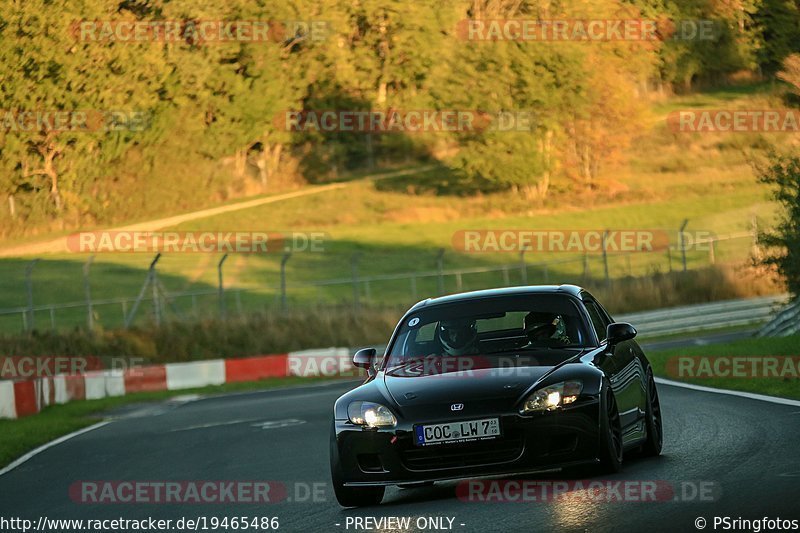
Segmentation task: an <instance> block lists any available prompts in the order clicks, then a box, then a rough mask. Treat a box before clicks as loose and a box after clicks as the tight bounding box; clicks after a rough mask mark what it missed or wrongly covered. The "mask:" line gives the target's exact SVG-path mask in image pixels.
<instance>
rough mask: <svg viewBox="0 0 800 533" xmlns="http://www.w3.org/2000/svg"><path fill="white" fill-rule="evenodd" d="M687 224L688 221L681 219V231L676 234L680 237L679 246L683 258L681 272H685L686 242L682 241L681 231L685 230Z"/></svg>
mask: <svg viewBox="0 0 800 533" xmlns="http://www.w3.org/2000/svg"><path fill="white" fill-rule="evenodd" d="M688 223H689V219H688V218H685V219H683V224H681V229H680V230H679V232H678V237H680V244H681V256H682V258H683V271H684V272H686V242H685V241H684V240H683V230H684V229H686V225H687V224H688Z"/></svg>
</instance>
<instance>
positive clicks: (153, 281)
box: [150, 262, 161, 326]
mask: <svg viewBox="0 0 800 533" xmlns="http://www.w3.org/2000/svg"><path fill="white" fill-rule="evenodd" d="M156 276H157V274H156V268H155V262H154V263H153V266H152V267H151V268H150V286H151V287H152V289H153V315H154V316H155V319H156V326H160V325H161V301H160V300H159V297H158V282H157V278H156Z"/></svg>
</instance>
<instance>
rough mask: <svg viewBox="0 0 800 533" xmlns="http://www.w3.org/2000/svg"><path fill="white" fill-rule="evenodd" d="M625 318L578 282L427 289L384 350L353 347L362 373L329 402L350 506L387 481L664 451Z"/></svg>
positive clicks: (644, 365)
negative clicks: (432, 292) (428, 294)
mask: <svg viewBox="0 0 800 533" xmlns="http://www.w3.org/2000/svg"><path fill="white" fill-rule="evenodd" d="M635 336H636V330H635V329H634V328H633V326H631V325H630V324H626V323H622V322H614V320H613V319H612V318H611V316H609V314H608V313H607V312H606V310H605V309H603V307H602V306H601V305H600V304H599V303H598V302H597V300H595V299H594V298H593V297H592V296H591V295H590V294H589V293H588V292H587V291H585V290H584V289H582V288H580V287H576V286H573V285H561V286H536V287H515V288H508V289H494V290H486V291H477V292H470V293H464V294H456V295H452V296H444V297H441V298H434V299H428V300H424V301H422V302H420V303H418V304H416V305H415V306H414V307H412V308H411V309H410V310H409V311H408V312H407V313H406V314H405V315H404V316H403V318H402V319H401V320H400V323H399V324H398V325H397V327H396V328H395V331H394V334H393V335H392V337H391V340H390V341H389V344H388V346H387V348H386V353H385V355H384V356H383V357H382V358H380V359H378V358H376V350H375V349H371V348H370V349H363V350H360V351H358V352H357V353H356V354H355V357H354V359H353V364H355V366H357V367H361V368H365V369H367V372H368V378H367V380H366V382H365V383H363V384H362V385H360V386H359V387H357V388H355V389H353V390H351V391H350V392H348V393H346V394H344V395H342V396H341V397H340V398H339V399H338V400H337V401H336V404H335V406H334V420H333V427H332V431H331V476H332V480H333V486H334V491H335V493H336V498H337V499H338V501H339V503H340V504H341V505H343V506H345V507H351V506H361V505H373V504H377V503H380V501H381V499H382V498H383V494H384V490H385V487H386V486H387V485H400V486H403V485H412V486H413V485H414V484H420V483H430V482H434V481H440V480H446V479H459V478H470V477H476V476H488V475H498V474H520V473H525V472H534V471H542V470H549V469H553V468H564V467H569V466H573V465H580V464H586V463H595V464H597V466H598V470H605V471H606V472H616V471H618V470H619V469H620V467H621V464H622V458H623V452H624V451H627V450H630V449H632V448H639V449H641V451H642V452H643V453H644V454H648V455H657V454H659V453H660V452H661V442H662V431H661V411H660V406H659V401H658V392H657V390H656V386H655V382H654V380H653V372H652V370H651V368H650V363H649V362H648V360H647V358H646V357H645V355H644V353H643V352H642V349H641V348H640V347H639V345H638V344H637V343H636V342H635V341H634V340H633V338H634V337H635Z"/></svg>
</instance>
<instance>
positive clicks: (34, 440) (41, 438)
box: [0, 377, 333, 467]
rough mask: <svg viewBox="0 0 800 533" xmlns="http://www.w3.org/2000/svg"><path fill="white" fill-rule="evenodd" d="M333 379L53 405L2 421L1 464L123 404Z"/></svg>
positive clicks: (267, 382) (273, 381) (229, 385)
mask: <svg viewBox="0 0 800 533" xmlns="http://www.w3.org/2000/svg"><path fill="white" fill-rule="evenodd" d="M330 379H333V378H301V377H286V378H268V379H263V380H259V381H251V382H243V383H225V384H223V385H218V386H212V387H201V388H196V389H185V390H178V391H158V392H140V393H134V394H128V395H125V396H117V397H114V398H102V399H99V400H86V401H77V402H72V403H67V404H63V405H51V406H48V407H46V408H45V409H44V410H42V412H41V413H39V414H37V415H33V416H27V417H24V418H19V419H16V420H0V467H3V466H6V465H8V464H9V463H11V462H12V461H13V460H14V459H16V458H18V457H20V456H22V455H23V454H25V453H26V452H28V451H30V450H32V449H34V448H36V447H38V446H41V445H43V444H46V443H48V442H50V441H52V440H54V439H57V438H58V437H61V436H62V435H66V434H68V433H72V432H73V431H77V430H79V429H81V428H84V427H87V426H90V425H92V424H95V423H97V422H100V421H102V420H103V419H105V418H107V411H109V410H111V409H114V408H116V407H120V406H123V405H130V404H136V403H155V402H162V401H165V400H168V399H170V398H173V397H176V396H182V395H185V394H203V395H204V396H205V395H214V394H222V393H231V392H246V391H258V390H266V389H272V388H276V387H286V386H298V385H306V384H309V383H316V382H320V381H326V380H330Z"/></svg>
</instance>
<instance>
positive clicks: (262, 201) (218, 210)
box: [0, 165, 433, 257]
mask: <svg viewBox="0 0 800 533" xmlns="http://www.w3.org/2000/svg"><path fill="white" fill-rule="evenodd" d="M431 168H433V166H432V165H427V166H421V167H415V168H412V169H404V170H397V171H394V172H386V173H381V174H373V175H368V176H364V177H363V178H359V179H357V180H353V181H345V182H339V183H331V184H328V185H312V186H309V187H306V188H304V189H302V190H299V191H294V192H289V193H284V194H277V195H275V196H267V197H264V198H256V199H255V200H246V201H244V202H237V203H235V204H230V205H223V206H220V207H212V208H209V209H201V210H199V211H192V212H191V213H184V214H182V215H175V216H171V217H165V218H157V219H153V220H148V221H146V222H139V223H136V224H129V225H126V226H117V227H114V228H108V229H106V230H105V231H158V230H162V229H164V228H171V227H173V226H177V225H178V224H182V223H184V222H190V221H192V220H198V219H201V218H208V217H213V216H216V215H222V214H225V213H232V212H234V211H240V210H242V209H250V208H251V207H258V206H262V205H266V204H272V203H276V202H282V201H284V200H291V199H293V198H301V197H303V196H311V195H312V194H321V193H324V192H328V191H334V190H337V189H344V188H345V187H349V186H351V185H353V184H356V183H362V182H364V181H380V180H384V179H387V178H396V177H400V176H407V175H409V174H414V173H416V172H423V171H425V170H429V169H431ZM68 252H69V250H68V249H67V237H66V236H64V237H58V238H55V239H50V240H47V241H40V242H35V243H30V244H22V245H15V246H9V247H3V248H2V249H0V257H19V256H26V255H38V254H54V253H68Z"/></svg>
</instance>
